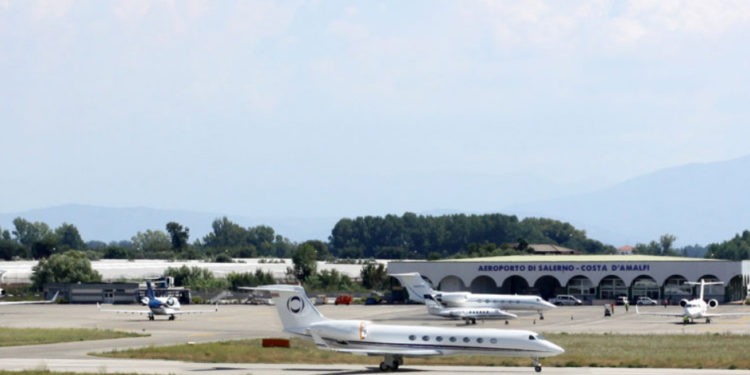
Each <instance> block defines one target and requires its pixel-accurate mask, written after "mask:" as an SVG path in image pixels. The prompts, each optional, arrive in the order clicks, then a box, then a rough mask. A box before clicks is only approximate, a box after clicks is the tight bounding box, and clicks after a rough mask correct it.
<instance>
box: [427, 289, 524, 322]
mask: <svg viewBox="0 0 750 375" xmlns="http://www.w3.org/2000/svg"><path fill="white" fill-rule="evenodd" d="M424 303H425V305H426V306H427V312H428V313H429V314H430V315H435V316H441V317H443V318H451V319H463V320H464V321H465V322H466V324H477V319H480V320H485V319H504V320H509V319H515V318H517V317H518V315H516V314H511V313H509V312H507V311H503V310H501V309H498V308H495V307H445V306H444V305H443V304H441V303H440V302H438V301H436V300H435V299H434V298H432V296H430V295H427V296H425V301H424Z"/></svg>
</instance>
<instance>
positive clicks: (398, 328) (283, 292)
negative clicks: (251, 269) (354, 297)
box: [256, 285, 565, 372]
mask: <svg viewBox="0 0 750 375" xmlns="http://www.w3.org/2000/svg"><path fill="white" fill-rule="evenodd" d="M256 289H258V290H266V291H269V292H271V298H273V300H274V303H275V305H276V309H277V311H278V313H279V318H280V319H281V323H282V325H283V326H284V331H285V332H288V333H290V334H293V335H297V336H301V337H302V338H305V339H311V340H313V341H314V342H315V344H316V346H318V348H320V349H324V350H330V351H335V352H343V353H351V354H359V355H368V356H383V357H384V359H383V361H382V362H380V370H381V371H395V370H398V368H399V366H401V365H403V363H404V357H426V356H440V355H459V354H487V355H497V356H506V357H529V358H532V360H533V365H534V370H535V371H536V372H540V371H542V365H541V363H540V362H539V358H542V357H550V356H555V355H558V354H561V353H564V352H565V350H564V349H563V348H561V347H559V346H557V345H555V344H553V343H552V342H550V341H547V340H546V339H545V338H544V337H542V335H540V334H537V333H536V332H532V331H525V330H505V329H496V328H486V329H481V330H478V329H474V328H468V327H430V326H422V325H386V324H377V323H373V322H371V321H366V320H337V319H328V318H326V317H325V316H323V314H321V313H320V311H318V309H317V308H315V305H314V304H313V303H312V302H311V301H310V300H309V299H308V298H307V294H306V293H305V289H304V288H302V287H301V286H296V285H264V286H259V287H257V288H256Z"/></svg>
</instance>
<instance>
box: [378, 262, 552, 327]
mask: <svg viewBox="0 0 750 375" xmlns="http://www.w3.org/2000/svg"><path fill="white" fill-rule="evenodd" d="M389 276H392V277H395V278H396V279H398V281H399V282H400V283H401V286H403V287H404V288H406V290H407V291H408V292H409V299H411V300H412V301H414V302H417V303H425V298H424V296H425V295H431V296H433V297H434V298H435V300H437V301H438V302H440V303H442V304H443V305H444V306H446V307H494V308H497V309H500V310H525V311H536V312H537V313H539V319H544V314H543V311H545V310H549V309H554V308H555V307H556V306H555V305H553V304H551V303H549V302H547V301H545V300H544V299H543V298H542V297H539V296H523V295H517V294H484V293H471V292H440V291H436V290H433V289H432V287H431V286H430V285H429V284H428V283H427V281H425V280H424V279H423V278H422V275H420V274H419V272H409V273H392V274H389Z"/></svg>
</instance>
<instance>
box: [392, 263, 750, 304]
mask: <svg viewBox="0 0 750 375" xmlns="http://www.w3.org/2000/svg"><path fill="white" fill-rule="evenodd" d="M404 272H419V273H420V274H422V276H423V277H426V278H427V279H428V280H429V281H431V282H432V283H433V285H434V286H435V287H436V289H439V290H443V291H471V292H474V293H499V294H536V295H540V296H542V297H543V298H545V299H549V298H550V297H553V296H555V295H557V294H572V295H575V296H577V297H578V298H580V299H582V300H584V301H587V302H589V303H593V302H594V301H596V300H613V299H615V298H617V297H619V296H627V297H628V298H629V299H636V298H637V297H638V296H648V297H651V298H653V299H655V300H659V301H663V300H665V299H666V300H668V301H669V302H670V303H677V302H678V301H679V300H681V299H683V298H688V297H691V296H692V295H693V293H694V291H693V288H692V287H691V286H690V285H687V284H685V282H687V281H699V280H700V279H705V280H706V281H723V282H724V285H711V286H708V287H706V297H707V298H715V299H717V300H719V301H724V302H728V301H733V300H741V299H744V298H745V297H746V296H747V285H748V281H749V280H750V276H748V275H749V274H750V263H747V262H746V261H743V262H738V261H726V260H712V259H701V258H683V257H663V256H647V255H518V256H501V257H489V258H472V259H453V260H441V261H394V262H390V263H388V273H404Z"/></svg>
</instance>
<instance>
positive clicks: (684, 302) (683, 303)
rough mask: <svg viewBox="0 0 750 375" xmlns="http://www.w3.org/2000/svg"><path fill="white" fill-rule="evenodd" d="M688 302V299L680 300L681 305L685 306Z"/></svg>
mask: <svg viewBox="0 0 750 375" xmlns="http://www.w3.org/2000/svg"><path fill="white" fill-rule="evenodd" d="M687 304H688V300H686V299H684V298H683V299H681V300H680V307H685V306H686V305H687Z"/></svg>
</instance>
